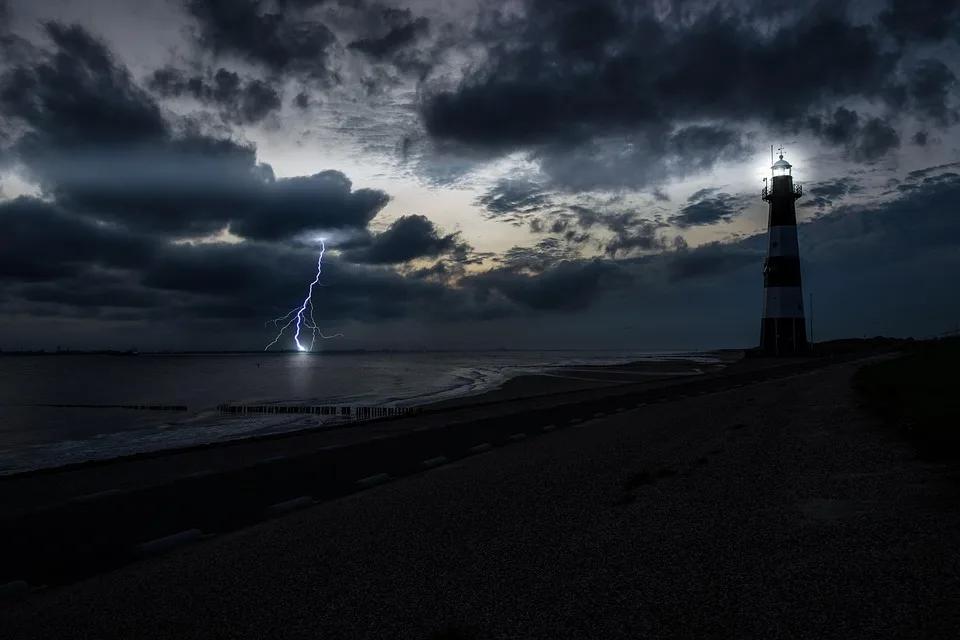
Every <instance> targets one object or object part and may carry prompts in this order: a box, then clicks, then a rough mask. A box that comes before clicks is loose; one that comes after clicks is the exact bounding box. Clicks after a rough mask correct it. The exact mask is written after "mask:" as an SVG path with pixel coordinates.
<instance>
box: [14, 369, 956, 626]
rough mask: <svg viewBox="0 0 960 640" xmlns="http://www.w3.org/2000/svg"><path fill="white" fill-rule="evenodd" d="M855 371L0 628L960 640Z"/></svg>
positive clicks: (781, 381)
mask: <svg viewBox="0 0 960 640" xmlns="http://www.w3.org/2000/svg"><path fill="white" fill-rule="evenodd" d="M856 367H857V365H856V364H847V365H840V366H835V367H832V368H829V369H825V370H817V371H810V372H808V373H801V374H799V375H793V376H792V377H787V378H782V377H781V378H777V379H771V380H769V381H767V382H758V383H755V384H750V385H748V386H745V387H741V386H738V387H735V388H732V389H728V390H724V391H720V392H716V393H711V394H706V395H702V396H699V397H690V398H686V399H682V400H677V401H673V402H666V403H661V404H656V405H648V406H643V407H641V408H637V409H633V410H629V411H625V412H623V413H620V414H614V413H613V412H614V410H615V408H616V407H615V406H613V405H611V406H610V407H609V409H608V411H609V412H610V413H608V414H607V415H606V416H603V417H600V418H596V419H593V420H587V421H584V422H582V423H577V424H573V425H569V426H565V427H564V428H562V429H561V430H559V431H557V432H555V433H548V434H546V435H544V436H542V437H538V438H533V439H531V438H528V439H527V440H525V441H520V442H518V443H514V444H510V445H509V446H505V447H504V448H502V449H500V448H497V449H494V450H492V451H489V452H487V453H482V454H478V455H473V456H470V457H467V458H464V459H462V460H459V461H456V462H454V463H452V464H448V465H445V466H441V467H440V468H439V469H435V470H433V471H429V472H426V473H422V474H418V475H415V476H412V477H409V478H405V479H400V480H397V481H395V482H390V483H387V484H386V485H384V486H379V487H376V488H374V489H370V490H368V491H364V492H361V493H356V494H354V495H351V496H348V497H345V498H342V499H339V500H335V501H331V502H327V503H323V504H318V505H316V506H314V507H311V508H309V509H306V510H303V511H302V512H300V513H296V514H293V515H290V516H287V517H285V518H281V519H277V520H272V521H268V522H264V523H262V524H259V525H257V526H254V527H251V528H248V529H245V530H243V531H238V532H236V533H232V534H227V535H222V536H217V537H214V538H212V539H210V540H208V541H205V542H201V543H198V544H196V545H194V546H191V547H188V548H185V549H180V550H176V551H173V552H171V553H170V554H169V555H167V556H164V557H160V558H155V559H149V560H145V561H143V562H141V563H138V564H135V565H131V566H128V567H125V568H122V569H120V570H118V571H115V572H111V573H109V574H104V575H101V576H98V577H94V578H92V579H89V580H84V581H82V582H80V583H77V584H74V585H71V586H67V587H63V588H59V589H55V590H50V591H49V592H46V593H42V592H41V593H37V594H35V595H34V596H32V597H30V598H28V599H26V600H24V601H23V602H21V603H18V604H15V605H10V606H8V607H6V608H4V609H0V625H2V627H3V628H4V629H5V633H6V635H7V637H10V638H42V637H58V638H74V637H96V638H103V639H108V638H128V637H137V638H144V639H147V638H164V637H174V636H175V637H180V638H205V637H212V636H217V637H251V636H258V637H279V636H283V637H304V638H306V637H317V636H322V637H326V638H350V639H356V640H363V639H365V638H371V639H372V638H385V637H390V638H398V639H402V640H407V639H409V640H428V639H434V640H439V638H453V637H457V638H470V639H474V640H480V639H487V638H530V639H539V638H544V639H550V640H553V639H555V638H561V637H562V638H597V637H603V638H610V639H614V638H637V637H656V638H666V637H711V638H737V639H738V640H740V639H742V638H758V639H759V638H763V639H764V640H766V639H769V638H801V637H802V638H807V637H811V638H812V637H816V638H844V639H848V638H864V639H867V638H870V639H872V638H878V637H899V638H917V639H920V638H923V639H925V640H926V639H938V638H955V637H957V633H958V631H960V608H958V606H957V602H958V596H960V584H958V583H957V579H956V576H957V575H960V557H958V556H957V554H956V553H955V550H954V549H953V545H952V544H951V541H952V539H953V532H954V531H956V529H957V527H958V526H960V521H958V512H957V511H956V509H954V508H951V507H950V505H951V504H955V502H956V498H955V494H951V493H950V492H949V491H948V488H947V487H945V485H944V484H943V480H944V477H945V476H944V470H943V468H942V467H937V466H932V465H927V464H923V463H920V462H918V461H917V460H916V459H915V457H914V456H913V455H912V453H911V451H910V450H909V448H907V447H905V446H903V445H902V444H898V443H895V442H891V441H890V440H889V439H888V438H887V437H886V436H885V435H884V433H883V432H881V431H880V430H878V429H877V428H876V427H875V426H873V425H872V423H871V422H870V420H868V419H867V418H866V417H865V416H864V414H863V413H862V411H861V410H860V408H859V406H858V401H857V398H856V397H854V396H853V394H852V391H851V389H850V384H849V380H850V375H851V373H852V372H853V371H854V370H855V369H856ZM531 426H532V425H531ZM444 634H446V635H444Z"/></svg>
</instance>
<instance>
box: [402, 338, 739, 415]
mask: <svg viewBox="0 0 960 640" xmlns="http://www.w3.org/2000/svg"><path fill="white" fill-rule="evenodd" d="M741 357H742V356H741V355H740V352H736V351H733V352H720V351H711V352H706V353H698V354H690V355H689V356H687V357H681V356H675V357H671V358H669V359H665V360H660V361H651V360H649V359H646V360H636V361H633V362H627V363H622V364H609V365H594V366H588V365H572V366H566V367H556V368H552V369H549V370H547V371H545V372H544V373H536V374H520V375H516V376H514V377H511V378H508V379H507V380H505V381H504V382H503V383H501V384H500V385H499V386H497V387H495V388H493V389H489V390H487V391H483V392H481V393H477V394H468V395H461V396H458V397H455V398H450V399H447V400H440V401H437V402H431V403H426V404H423V405H421V406H423V407H425V408H428V409H444V408H450V407H462V406H467V405H470V404H482V403H488V402H500V401H504V400H516V399H520V398H534V397H539V396H547V395H551V394H561V393H567V392H570V391H581V390H584V389H599V388H604V387H613V386H617V385H623V384H636V383H646V382H651V383H652V382H660V381H663V380H670V379H674V378H679V377H682V376H691V375H703V374H706V373H716V372H718V371H721V370H722V369H724V368H726V367H728V366H730V365H731V364H734V363H736V362H738V361H739V360H740V359H741Z"/></svg>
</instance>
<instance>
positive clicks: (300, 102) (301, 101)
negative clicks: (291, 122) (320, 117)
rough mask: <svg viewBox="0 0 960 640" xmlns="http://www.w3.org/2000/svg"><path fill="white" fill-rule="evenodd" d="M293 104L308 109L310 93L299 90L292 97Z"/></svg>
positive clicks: (310, 102)
mask: <svg viewBox="0 0 960 640" xmlns="http://www.w3.org/2000/svg"><path fill="white" fill-rule="evenodd" d="M293 104H294V105H295V106H296V107H297V108H298V109H309V108H310V105H311V104H312V101H311V100H310V95H309V94H308V93H307V92H305V91H301V92H300V93H298V94H297V95H296V96H295V97H294V98H293Z"/></svg>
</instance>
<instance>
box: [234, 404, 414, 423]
mask: <svg viewBox="0 0 960 640" xmlns="http://www.w3.org/2000/svg"><path fill="white" fill-rule="evenodd" d="M217 410H218V411H220V412H221V413H239V414H244V413H305V414H313V415H318V416H341V417H344V418H351V419H354V420H368V419H371V418H386V417H401V416H411V415H416V414H418V413H422V412H423V409H422V408H421V407H371V406H352V405H329V404H323V405H278V404H221V405H218V406H217Z"/></svg>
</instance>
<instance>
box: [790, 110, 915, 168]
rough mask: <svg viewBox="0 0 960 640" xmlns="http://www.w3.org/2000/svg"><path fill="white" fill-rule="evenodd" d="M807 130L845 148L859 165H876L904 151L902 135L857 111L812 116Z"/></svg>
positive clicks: (877, 119) (879, 120)
mask: <svg viewBox="0 0 960 640" xmlns="http://www.w3.org/2000/svg"><path fill="white" fill-rule="evenodd" d="M806 123H807V128H808V129H809V131H810V132H812V133H813V134H814V135H815V136H817V137H818V138H820V139H821V140H823V141H824V142H826V143H827V144H830V145H833V146H837V147H843V148H844V149H845V151H846V153H847V155H848V157H849V158H850V159H852V160H855V161H857V162H874V161H877V160H880V159H881V158H883V157H884V156H885V155H886V154H887V153H888V152H889V151H891V150H893V149H897V148H899V147H900V134H899V133H897V131H896V129H894V128H893V126H892V125H891V123H890V122H889V121H887V120H884V119H882V118H877V117H869V118H864V117H861V116H860V114H858V113H857V112H856V111H853V110H852V109H848V108H846V107H838V108H837V109H836V110H834V112H833V113H832V114H831V115H829V116H826V117H823V116H819V115H816V116H810V117H809V118H807V121H806Z"/></svg>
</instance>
